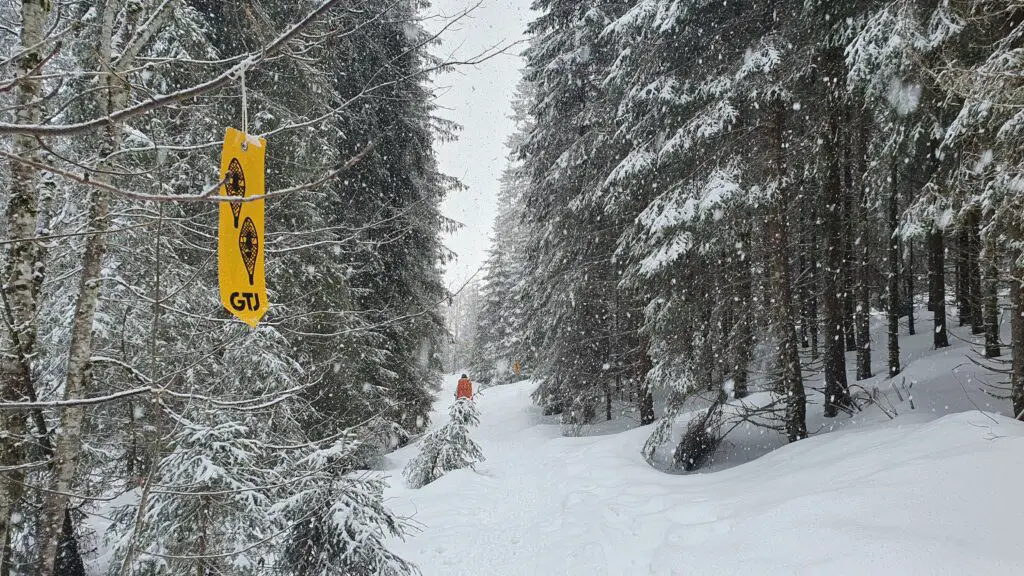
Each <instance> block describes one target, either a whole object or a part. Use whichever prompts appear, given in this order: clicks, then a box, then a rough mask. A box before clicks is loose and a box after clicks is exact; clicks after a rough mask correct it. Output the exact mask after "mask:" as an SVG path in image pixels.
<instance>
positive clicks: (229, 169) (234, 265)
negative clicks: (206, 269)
mask: <svg viewBox="0 0 1024 576" xmlns="http://www.w3.org/2000/svg"><path fill="white" fill-rule="evenodd" d="M266 152H267V141H266V140H264V139H263V138H253V137H249V136H246V135H245V134H244V133H243V132H240V131H238V130H235V129H234V128H228V129H227V133H226V134H225V135H224V149H223V152H222V153H221V159H220V179H221V182H223V184H221V187H220V195H221V196H231V197H238V198H245V197H249V196H262V195H263V194H264V191H265V184H264V169H265V157H266ZM263 204H264V201H263V200H253V201H251V202H221V203H220V226H219V228H218V233H217V264H218V265H217V272H218V275H219V276H220V301H221V303H222V304H224V307H225V308H227V309H228V312H231V313H232V314H234V315H235V316H237V317H238V318H239V319H240V320H241V321H242V322H245V323H246V324H248V325H249V326H252V327H253V328H255V327H256V325H257V324H259V322H260V319H261V318H263V315H264V314H266V313H267V308H268V307H269V306H270V303H269V302H267V282H266V278H265V277H264V271H263V246H264V241H263Z"/></svg>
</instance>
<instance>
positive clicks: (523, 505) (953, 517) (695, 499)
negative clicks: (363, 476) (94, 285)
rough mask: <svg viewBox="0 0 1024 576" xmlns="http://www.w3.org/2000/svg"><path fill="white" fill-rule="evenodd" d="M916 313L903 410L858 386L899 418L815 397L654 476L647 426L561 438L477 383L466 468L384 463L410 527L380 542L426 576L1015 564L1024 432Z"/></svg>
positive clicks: (526, 389)
mask: <svg viewBox="0 0 1024 576" xmlns="http://www.w3.org/2000/svg"><path fill="white" fill-rule="evenodd" d="M929 319H930V318H929ZM924 320H925V319H924V318H922V319H920V320H919V321H920V322H921V326H920V329H921V330H922V332H923V334H921V335H919V336H916V337H912V338H908V339H906V340H904V346H905V350H904V358H905V360H904V363H905V365H906V370H905V373H904V377H905V378H906V381H907V383H908V384H909V383H910V382H913V383H914V385H913V387H912V388H911V390H912V392H913V396H914V399H913V401H914V404H915V409H911V408H910V406H909V402H910V401H909V399H908V398H906V395H905V394H904V398H903V401H902V402H901V401H900V400H899V398H898V397H896V395H895V393H893V392H892V390H891V388H889V387H888V383H887V381H885V380H883V379H882V378H881V377H878V378H876V379H875V380H872V381H870V382H868V383H867V384H866V386H865V387H866V388H867V389H868V390H871V388H872V387H874V386H878V387H879V388H880V390H881V391H883V392H884V393H887V395H888V396H887V397H888V398H889V399H890V400H891V401H892V406H891V409H895V410H896V411H898V412H899V416H897V417H896V418H895V419H892V420H890V418H889V417H888V416H886V415H885V414H884V413H883V412H882V411H881V410H879V409H878V408H876V407H868V408H866V409H865V410H864V412H860V413H857V414H856V415H855V416H852V417H851V416H842V417H840V418H838V419H835V420H828V421H826V420H823V419H821V418H820V406H813V405H812V406H810V407H809V412H808V413H809V427H810V429H811V432H812V434H814V436H813V437H812V438H810V439H808V440H806V441H801V442H798V443H796V444H793V445H785V443H784V442H783V441H781V440H780V439H779V438H777V437H776V435H775V433H773V432H767V433H766V432H763V431H761V430H758V429H756V428H754V429H743V430H737V431H736V432H735V433H734V435H733V436H731V437H730V440H731V441H730V443H729V444H728V445H726V446H725V448H724V452H723V453H722V454H721V455H720V457H719V460H718V461H717V462H716V464H715V465H713V466H712V467H711V468H710V471H709V472H707V473H701V474H693V475H687V476H673V475H669V474H665V473H663V472H660V471H657V470H655V469H653V468H651V467H650V466H649V465H648V464H647V463H646V462H645V461H644V460H643V458H642V456H641V455H640V447H641V446H642V445H643V443H644V441H645V440H646V438H647V436H648V434H649V432H650V429H649V428H642V429H631V430H627V431H624V432H620V433H613V434H604V435H600V436H596V435H591V436H585V437H577V438H567V437H562V436H561V430H560V427H559V426H558V425H557V424H556V423H555V422H554V420H551V419H550V418H544V417H542V416H541V415H540V412H539V410H538V409H537V408H535V407H533V406H532V404H531V402H530V398H529V395H530V392H531V391H532V390H533V386H534V385H533V384H531V383H528V382H527V383H520V384H514V385H509V386H502V387H495V388H489V389H486V390H484V391H483V394H481V395H480V396H479V398H478V405H479V408H480V412H481V425H480V427H479V428H478V429H475V430H473V437H474V438H475V439H476V440H477V441H478V442H479V443H480V445H481V447H482V449H483V452H484V454H485V455H486V457H487V461H486V462H484V463H482V464H480V465H478V466H477V469H476V470H475V471H473V470H459V471H456V472H453V473H451V474H449V475H447V476H445V477H443V478H441V479H440V480H438V481H436V482H434V483H433V484H430V485H428V486H426V487H424V488H422V489H419V490H410V489H407V488H405V487H404V483H403V480H402V478H401V469H402V467H403V466H404V465H405V463H406V462H407V461H408V460H409V458H411V457H412V455H413V454H414V452H415V450H416V449H417V446H416V445H412V446H409V447H406V448H404V449H402V450H400V451H398V452H395V453H393V454H391V455H389V457H388V460H387V468H388V471H389V473H390V474H391V484H392V486H391V488H390V489H389V490H388V493H387V496H388V497H389V498H390V502H389V504H390V506H391V507H392V508H393V509H394V510H395V511H396V512H398V513H399V514H401V515H403V516H406V517H408V518H410V519H411V520H412V521H413V522H414V523H415V524H416V525H417V527H418V528H419V531H418V532H417V533H414V534H413V535H411V536H410V537H408V538H407V539H406V540H405V541H403V542H399V541H396V542H394V543H393V546H394V548H395V550H396V551H397V552H399V553H400V554H401V555H403V556H404V557H405V558H407V559H409V560H412V561H414V562H415V563H417V564H418V565H419V566H420V567H421V569H422V570H423V572H424V574H425V575H427V576H456V575H467V576H469V575H472V576H483V575H488V574H493V575H562V574H565V575H570V574H571V575H580V576H584V575H586V576H590V575H634V574H665V575H667V574H701V575H704V574H844V575H845V574H985V575H996V574H1015V573H1018V572H1019V569H1018V567H1019V563H1020V562H1019V551H1020V545H1021V544H1020V536H1019V530H1018V529H1017V528H1014V526H1019V524H1020V519H1019V511H1018V510H1017V506H1016V503H1017V501H1018V498H1017V496H1018V494H1019V493H1020V483H1021V479H1022V478H1024V458H1022V457H1021V455H1022V454H1024V424H1021V423H1018V422H1016V421H1013V420H1011V419H1009V418H1006V417H1005V415H1000V414H998V412H1001V411H1002V412H1003V413H1004V414H1005V409H1006V408H1008V403H1007V402H1005V401H1001V400H994V399H993V398H991V397H990V396H988V395H986V394H985V393H984V392H983V391H981V389H980V387H981V386H980V378H981V374H983V372H981V371H980V369H978V368H977V367H976V366H975V365H974V364H972V363H970V362H969V360H968V358H967V355H968V354H969V353H970V350H971V346H970V342H969V337H967V336H966V335H965V332H963V331H961V330H958V331H956V334H955V335H954V334H951V336H954V337H953V338H951V341H953V343H954V346H953V347H952V348H950V349H946V350H943V351H939V352H937V353H936V352H932V351H930V350H929V347H930V341H931V334H930V332H929V329H930V323H927V324H926V323H925V321H924ZM875 342H876V347H882V346H881V345H880V343H881V344H884V339H881V338H876V339H875ZM880 352H881V353H884V350H882V351H880ZM882 359H883V356H882V354H879V355H878V356H877V357H876V363H875V371H876V372H883V373H884V371H885V366H884V364H883V363H882ZM851 360H852V356H851ZM851 368H852V364H851ZM902 378H903V377H901V378H899V379H898V381H899V382H902ZM987 378H988V379H989V380H990V381H994V380H995V379H994V378H993V377H991V376H988V377H987ZM454 384H455V382H454V380H453V381H452V382H451V388H452V389H454ZM808 385H809V386H815V385H817V384H816V383H815V382H814V381H813V380H812V381H809V383H808ZM886 391H887V392H886ZM819 396H820V395H819ZM451 401H452V399H451V398H450V397H449V394H442V397H441V398H440V399H439V400H438V402H437V404H436V408H437V418H436V422H435V425H438V424H440V423H441V422H442V421H443V420H444V418H445V413H446V411H447V406H448V405H449V404H450V402H451ZM976 405H977V406H978V407H980V408H982V409H985V410H991V411H993V412H994V413H982V412H980V411H978V410H976V409H975V408H974V407H975V406H976ZM1004 405H1006V406H1004ZM602 431H603V432H607V431H608V430H607V427H606V428H605V429H603V430H602Z"/></svg>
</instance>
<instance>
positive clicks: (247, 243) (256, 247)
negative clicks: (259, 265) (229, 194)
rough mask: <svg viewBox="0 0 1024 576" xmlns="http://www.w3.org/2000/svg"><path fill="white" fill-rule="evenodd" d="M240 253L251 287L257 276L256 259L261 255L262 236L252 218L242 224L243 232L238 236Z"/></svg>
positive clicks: (247, 218)
mask: <svg viewBox="0 0 1024 576" xmlns="http://www.w3.org/2000/svg"><path fill="white" fill-rule="evenodd" d="M238 251H239V252H241V253H242V261H243V262H245V271H246V272H248V273H249V285H250V286H252V284H253V275H254V274H256V257H257V256H259V253H260V236H259V233H258V232H256V225H255V224H253V223H252V218H249V217H246V219H245V222H242V231H241V232H239V234H238Z"/></svg>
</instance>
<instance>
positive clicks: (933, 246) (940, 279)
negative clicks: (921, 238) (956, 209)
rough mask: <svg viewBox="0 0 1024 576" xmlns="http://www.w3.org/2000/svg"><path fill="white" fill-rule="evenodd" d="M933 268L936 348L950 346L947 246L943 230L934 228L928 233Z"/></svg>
mask: <svg viewBox="0 0 1024 576" xmlns="http://www.w3.org/2000/svg"><path fill="white" fill-rule="evenodd" d="M928 246H929V252H930V253H931V258H930V260H931V263H932V266H931V269H930V270H929V271H928V277H929V278H930V283H931V287H932V297H931V300H932V304H933V312H934V318H935V326H934V328H935V329H934V330H933V331H932V333H933V344H934V346H935V349H936V350H938V349H939V348H945V347H947V346H949V334H948V332H949V330H948V328H947V326H946V246H945V238H944V236H943V232H942V230H939V229H938V228H933V229H932V231H931V233H930V234H929V235H928Z"/></svg>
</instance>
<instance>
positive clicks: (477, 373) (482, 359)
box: [470, 82, 537, 384]
mask: <svg viewBox="0 0 1024 576" xmlns="http://www.w3.org/2000/svg"><path fill="white" fill-rule="evenodd" d="M529 97H530V88H529V84H528V83H526V82H521V83H520V85H519V87H518V88H517V95H516V97H515V98H514V99H513V102H512V109H513V115H512V120H513V121H514V122H515V124H516V131H515V133H513V135H512V136H510V137H509V139H508V141H507V142H506V146H507V147H508V148H509V155H508V164H507V166H506V167H505V171H504V172H503V173H502V177H501V182H500V187H499V190H498V211H497V212H498V214H497V216H496V217H495V220H494V234H493V237H492V239H491V248H490V250H489V252H488V253H487V259H486V260H485V261H484V266H483V278H484V282H483V284H482V286H481V291H480V299H481V303H480V312H479V315H478V318H477V327H476V339H475V341H474V346H473V350H472V363H471V364H470V369H471V370H472V372H473V375H474V378H475V379H477V380H480V381H481V382H489V383H492V384H503V383H506V382H508V381H510V380H511V379H512V378H514V377H515V373H514V370H513V366H514V363H515V362H519V365H520V368H521V370H522V373H523V374H524V375H532V374H533V371H534V368H535V366H536V363H537V354H536V352H535V351H534V348H533V346H532V344H531V342H532V341H534V340H535V338H534V337H532V336H531V334H530V333H529V330H530V323H529V322H528V320H527V319H528V317H529V314H528V310H527V306H529V305H530V298H529V296H530V294H529V293H528V292H526V291H525V290H528V287H529V286H530V271H529V270H528V269H527V268H526V265H525V261H524V260H525V255H524V253H523V252H524V251H523V248H524V247H525V244H526V237H525V234H526V230H527V227H526V225H525V224H524V222H523V194H524V192H525V189H526V186H527V181H526V178H525V174H524V172H523V169H522V162H521V160H520V159H519V153H520V149H521V147H522V145H523V139H524V137H525V135H526V134H527V133H529V131H530V130H531V126H532V124H531V121H530V116H529V112H528V106H529V103H530V102H529Z"/></svg>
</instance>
